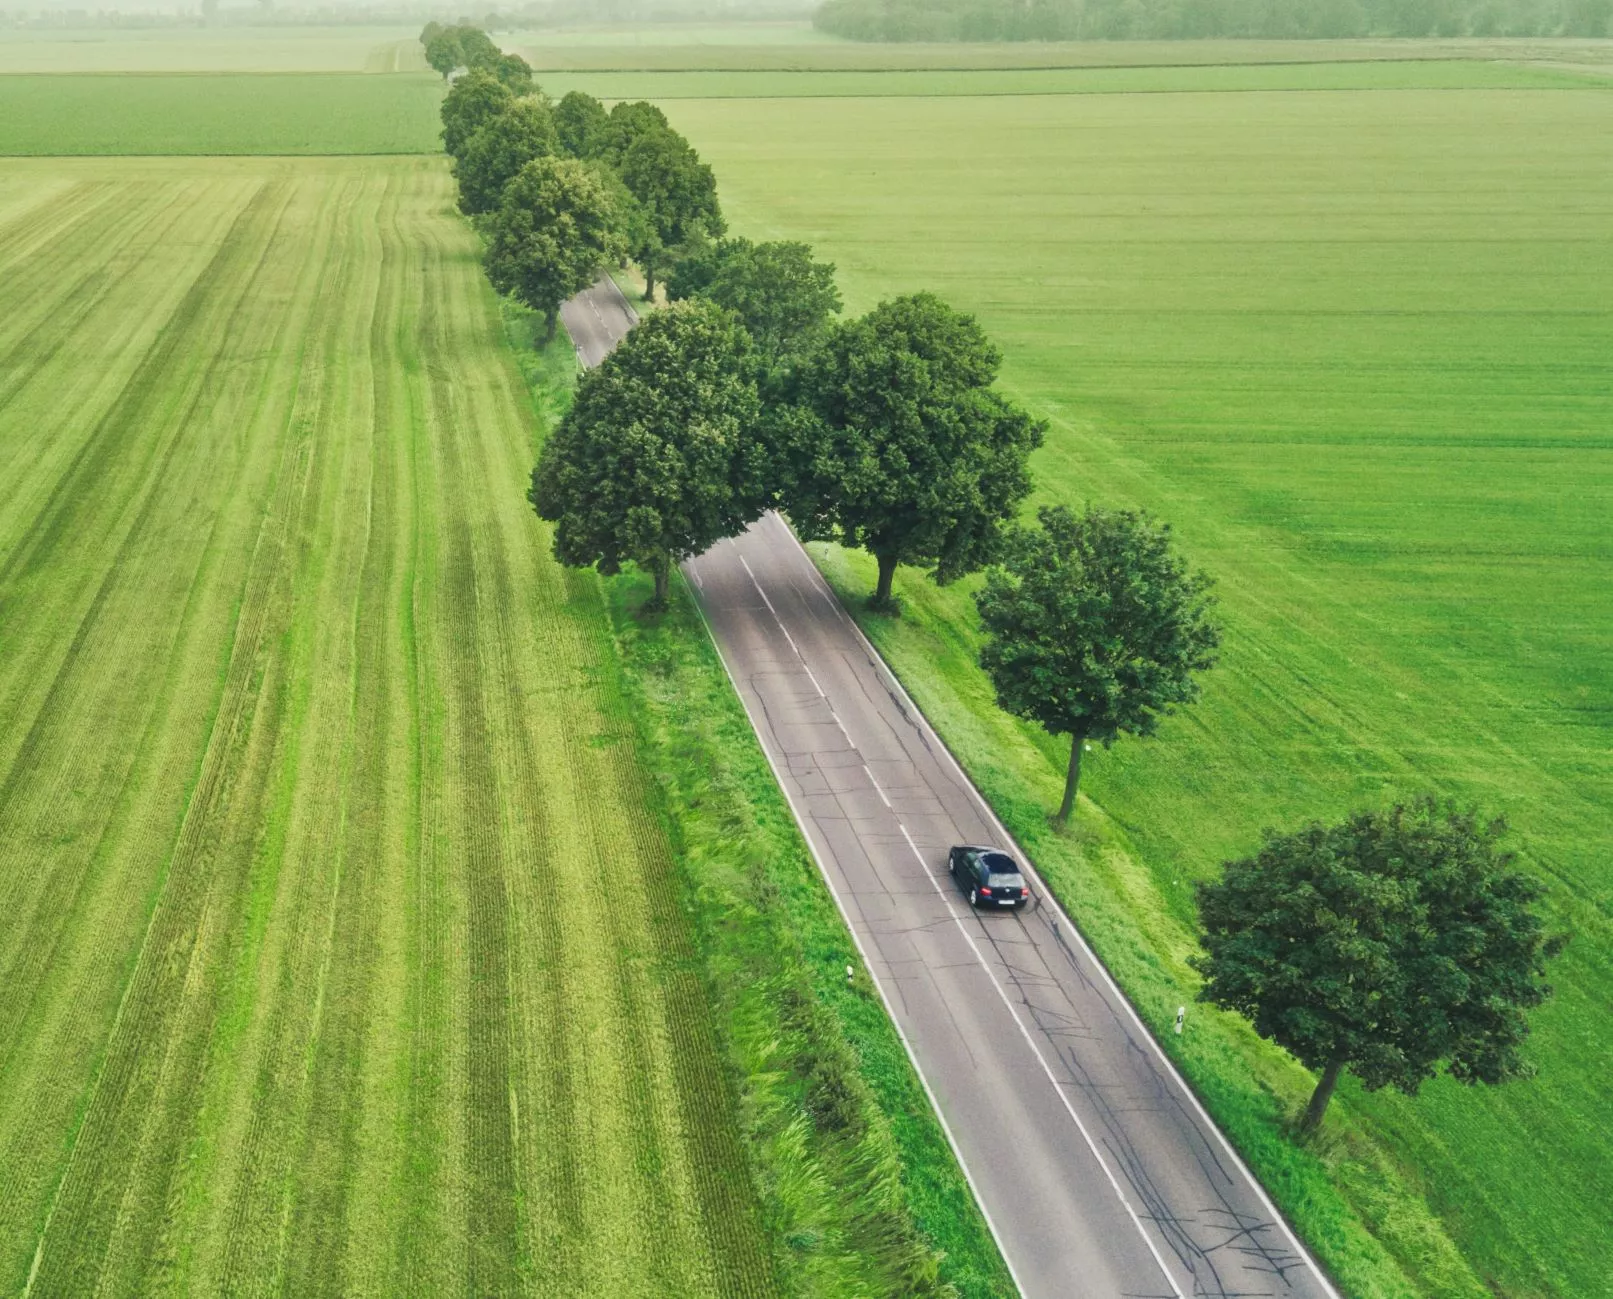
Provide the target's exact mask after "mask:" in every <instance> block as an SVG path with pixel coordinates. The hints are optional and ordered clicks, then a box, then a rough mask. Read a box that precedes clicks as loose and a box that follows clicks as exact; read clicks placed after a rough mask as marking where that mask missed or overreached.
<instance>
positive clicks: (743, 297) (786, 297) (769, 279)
mask: <svg viewBox="0 0 1613 1299" xmlns="http://www.w3.org/2000/svg"><path fill="white" fill-rule="evenodd" d="M834 275H835V268H834V267H833V266H832V265H830V264H829V263H827V262H817V261H813V260H812V249H811V248H809V247H808V246H807V245H806V244H803V243H760V244H757V243H752V242H751V241H750V240H749V239H744V238H732V239H722V240H718V241H717V242H715V243H712V244H708V245H707V246H705V247H704V248H701V249H698V250H696V251H695V252H694V253H692V254H691V255H690V256H688V257H686V258H684V259H682V260H681V261H679V263H678V264H677V266H676V267H675V268H674V270H673V272H672V274H671V275H670V276H669V277H668V278H667V284H666V289H667V297H668V298H670V299H672V300H674V301H676V300H678V299H680V298H692V297H699V298H706V299H708V300H709V301H712V302H715V303H717V304H718V305H719V306H723V307H727V308H728V309H729V310H730V311H732V312H733V313H734V314H735V315H737V316H738V317H739V318H740V320H741V321H743V322H744V325H745V328H746V329H748V330H749V331H750V335H751V337H752V338H753V339H755V340H756V345H757V347H758V348H760V349H761V351H762V354H763V355H764V356H765V357H766V358H767V359H768V360H769V361H770V362H772V363H774V364H781V363H783V362H785V361H787V360H788V359H789V358H790V357H792V356H795V355H797V354H799V353H800V352H802V351H804V350H806V349H807V348H808V347H809V346H810V345H811V344H812V343H813V342H815V341H816V340H817V338H818V337H819V336H820V335H821V334H822V332H823V330H824V327H825V326H826V325H827V324H828V323H829V319H830V317H831V316H833V315H834V314H835V313H836V312H838V311H839V310H840V290H839V289H837V288H836V287H835V279H834Z"/></svg>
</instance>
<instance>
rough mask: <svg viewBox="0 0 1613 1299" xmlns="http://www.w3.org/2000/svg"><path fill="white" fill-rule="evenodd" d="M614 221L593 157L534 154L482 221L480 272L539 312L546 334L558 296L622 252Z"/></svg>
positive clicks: (549, 335) (550, 332) (551, 329)
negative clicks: (482, 267) (483, 268)
mask: <svg viewBox="0 0 1613 1299" xmlns="http://www.w3.org/2000/svg"><path fill="white" fill-rule="evenodd" d="M617 226H618V222H617V212H616V205H615V202H614V201H613V198H612V193H611V188H610V186H609V185H608V184H607V183H606V180H605V178H604V176H603V175H602V174H601V172H600V170H599V168H598V167H597V165H593V166H590V165H589V164H586V163H582V162H578V161H576V160H575V159H572V158H539V159H536V160H535V161H533V162H529V163H527V164H526V166H524V167H523V168H522V169H521V170H520V171H519V172H518V173H517V174H516V176H515V178H514V179H513V180H512V181H510V183H509V184H508V185H506V186H505V188H504V194H503V199H502V200H501V202H500V204H499V206H498V209H497V210H496V211H495V212H494V213H493V215H492V217H491V218H490V219H489V220H488V222H487V226H486V233H487V237H488V238H487V249H486V252H485V253H484V255H483V258H484V261H483V264H484V265H485V266H486V268H487V277H488V279H490V280H491V281H492V282H493V287H494V288H495V289H497V290H498V291H499V292H500V293H507V294H509V295H510V296H511V297H513V298H515V299H516V300H517V301H519V302H522V303H524V304H526V305H527V306H528V307H531V308H532V309H533V310H534V311H541V312H542V313H543V315H544V319H545V321H546V324H547V330H546V333H545V340H544V341H545V342H548V341H550V340H552V339H553V338H554V336H555V328H556V325H557V322H558V321H559V319H560V305H561V303H563V302H564V301H565V300H566V299H567V298H569V297H571V295H572V294H574V293H577V292H580V291H581V290H582V289H585V288H587V287H588V285H590V284H592V283H593V281H594V278H595V276H597V275H598V274H599V271H600V270H601V269H602V268H603V267H605V266H607V265H608V264H609V263H610V262H611V261H613V260H615V259H616V258H617V257H619V256H621V253H622V248H623V241H622V236H621V234H620V233H618V229H617Z"/></svg>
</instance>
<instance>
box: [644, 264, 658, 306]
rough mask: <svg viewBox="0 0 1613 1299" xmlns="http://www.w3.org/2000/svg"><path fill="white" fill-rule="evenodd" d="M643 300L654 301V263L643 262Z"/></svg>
mask: <svg viewBox="0 0 1613 1299" xmlns="http://www.w3.org/2000/svg"><path fill="white" fill-rule="evenodd" d="M644 301H646V302H654V301H655V263H654V262H650V261H646V262H645V263H644Z"/></svg>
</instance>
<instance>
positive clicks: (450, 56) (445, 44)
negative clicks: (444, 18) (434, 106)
mask: <svg viewBox="0 0 1613 1299" xmlns="http://www.w3.org/2000/svg"><path fill="white" fill-rule="evenodd" d="M420 43H421V44H422V45H424V46H425V48H426V62H427V63H428V64H430V65H431V67H432V69H433V70H435V71H436V72H437V73H438V75H440V76H442V77H444V78H446V77H447V76H448V74H449V73H451V72H452V71H453V70H454V69H455V68H457V67H461V66H463V64H464V62H465V52H464V50H463V49H461V48H460V44H459V30H458V29H457V28H454V27H443V26H441V25H440V24H438V23H427V24H426V27H425V30H424V31H422V32H421V33H420Z"/></svg>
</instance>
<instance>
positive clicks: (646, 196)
mask: <svg viewBox="0 0 1613 1299" xmlns="http://www.w3.org/2000/svg"><path fill="white" fill-rule="evenodd" d="M620 171H621V175H622V182H623V184H625V185H626V186H627V188H628V190H629V192H630V193H631V194H632V195H633V197H634V198H636V199H637V200H638V201H639V204H640V206H641V207H643V209H644V215H645V218H646V223H647V224H646V228H645V237H644V239H643V240H642V242H641V243H640V245H639V247H637V248H635V249H633V254H634V256H636V257H637V258H638V261H639V265H640V266H642V267H643V268H644V297H645V300H646V301H649V300H651V299H653V298H654V297H655V272H656V269H657V267H659V266H660V265H661V263H662V261H663V260H664V259H665V258H666V257H667V255H668V254H669V252H670V251H671V250H673V249H676V248H678V247H680V246H681V245H683V244H685V243H687V242H688V241H690V240H691V239H697V238H701V237H703V236H711V235H720V234H721V233H722V232H723V219H722V210H721V208H720V207H719V206H718V204H717V180H716V177H715V176H713V175H712V171H711V168H710V167H708V166H707V165H706V164H705V163H703V162H701V161H700V155H699V154H697V153H696V152H695V151H694V149H692V148H691V147H690V146H689V142H688V141H687V140H685V139H684V138H683V137H682V136H681V135H679V134H677V132H675V131H671V130H660V131H650V132H648V133H646V134H644V135H640V136H639V137H638V138H637V139H636V140H634V141H633V143H632V144H631V145H630V146H629V147H628V150H627V152H626V153H625V154H623V155H622V161H621V167H620Z"/></svg>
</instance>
